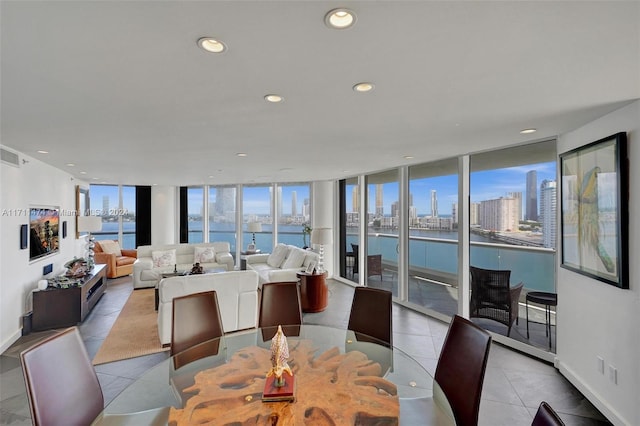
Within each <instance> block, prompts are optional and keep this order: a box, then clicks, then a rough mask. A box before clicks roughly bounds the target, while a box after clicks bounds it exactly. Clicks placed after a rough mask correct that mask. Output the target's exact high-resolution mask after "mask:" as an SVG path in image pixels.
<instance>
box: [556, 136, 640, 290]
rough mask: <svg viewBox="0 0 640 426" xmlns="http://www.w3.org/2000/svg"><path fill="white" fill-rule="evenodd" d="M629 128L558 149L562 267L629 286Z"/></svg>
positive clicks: (601, 279)
mask: <svg viewBox="0 0 640 426" xmlns="http://www.w3.org/2000/svg"><path fill="white" fill-rule="evenodd" d="M628 173H629V170H628V159H627V137H626V133H617V134H615V135H611V136H609V137H606V138H604V139H600V140H598V141H595V142H593V143H590V144H588V145H585V146H582V147H580V148H576V149H574V150H571V151H568V152H565V153H563V154H560V181H561V185H562V186H561V191H562V198H561V212H562V214H561V221H562V222H561V239H562V241H561V244H562V262H561V266H562V267H563V268H566V269H569V270H571V271H574V272H577V273H579V274H583V275H587V276H589V277H591V278H594V279H597V280H600V281H602V282H605V283H607V284H611V285H614V286H617V287H620V288H624V289H628V288H629V272H628V271H629V242H628V234H629V232H628V231H629V209H628V199H629V176H628Z"/></svg>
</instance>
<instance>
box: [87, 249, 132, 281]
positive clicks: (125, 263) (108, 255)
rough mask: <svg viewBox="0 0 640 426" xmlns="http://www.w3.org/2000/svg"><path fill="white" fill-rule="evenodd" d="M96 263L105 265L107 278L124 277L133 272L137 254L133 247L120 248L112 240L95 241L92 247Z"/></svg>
mask: <svg viewBox="0 0 640 426" xmlns="http://www.w3.org/2000/svg"><path fill="white" fill-rule="evenodd" d="M93 251H94V258H95V260H96V263H100V264H105V265H107V278H118V277H124V276H125V275H131V274H132V273H133V264H134V262H135V261H136V259H137V257H138V254H137V250H135V249H121V248H120V244H119V243H118V242H117V241H113V240H103V241H96V242H95V247H94V248H93Z"/></svg>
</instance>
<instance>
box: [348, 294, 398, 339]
mask: <svg viewBox="0 0 640 426" xmlns="http://www.w3.org/2000/svg"><path fill="white" fill-rule="evenodd" d="M391 302H392V294H391V292H390V291H387V290H380V289H377V288H370V287H356V288H355V291H354V293H353V301H352V302H351V313H350V314H349V325H348V327H347V328H348V329H349V330H352V331H354V332H356V337H358V340H360V341H363V340H364V339H366V336H370V337H373V338H375V339H376V340H378V341H382V342H385V343H387V344H388V345H389V347H391V346H393V324H392V319H391V318H392V303H391ZM359 333H362V334H364V335H365V336H360V335H359Z"/></svg>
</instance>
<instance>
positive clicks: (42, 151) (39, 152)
mask: <svg viewBox="0 0 640 426" xmlns="http://www.w3.org/2000/svg"><path fill="white" fill-rule="evenodd" d="M48 153H49V151H44V150H39V151H38V154H48Z"/></svg>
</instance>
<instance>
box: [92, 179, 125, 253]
mask: <svg viewBox="0 0 640 426" xmlns="http://www.w3.org/2000/svg"><path fill="white" fill-rule="evenodd" d="M89 204H90V206H89V208H90V213H91V214H92V215H96V216H100V217H101V218H102V230H101V231H99V232H95V233H93V235H94V236H95V239H96V240H97V241H99V240H117V241H119V242H120V245H121V247H122V248H125V249H134V248H136V188H135V186H126V185H122V186H118V185H90V187H89Z"/></svg>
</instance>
